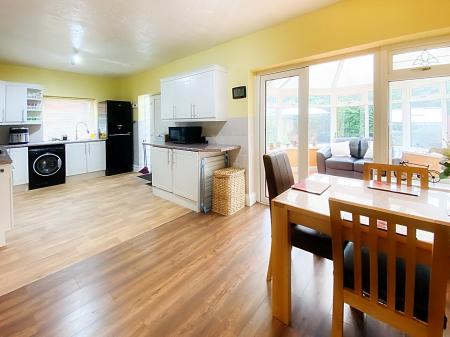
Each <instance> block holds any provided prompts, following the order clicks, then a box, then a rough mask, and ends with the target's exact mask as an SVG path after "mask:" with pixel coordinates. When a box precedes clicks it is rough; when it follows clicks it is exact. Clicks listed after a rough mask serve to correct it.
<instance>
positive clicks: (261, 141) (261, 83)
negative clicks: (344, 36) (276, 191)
mask: <svg viewBox="0 0 450 337" xmlns="http://www.w3.org/2000/svg"><path fill="white" fill-rule="evenodd" d="M292 76H299V88H298V97H299V103H298V109H299V118H298V123H299V125H298V133H299V139H298V153H297V158H298V163H297V164H298V178H299V179H303V178H306V177H307V176H308V105H309V104H308V97H309V77H308V67H302V68H297V69H292V70H288V71H282V72H277V73H273V74H267V75H258V76H257V79H256V82H257V83H256V84H257V85H256V90H257V97H259V99H258V102H257V110H256V116H257V121H258V127H257V128H256V129H257V132H256V136H257V139H258V154H259V155H258V168H257V169H258V171H259V178H260V179H259V183H258V186H257V191H258V201H259V202H262V203H269V200H268V198H267V197H266V195H265V180H266V176H265V172H264V165H263V162H262V156H263V154H265V152H266V137H265V136H266V134H265V130H266V116H265V111H266V99H265V98H266V94H265V93H266V92H265V88H266V85H265V83H266V81H270V80H275V79H279V78H285V77H292Z"/></svg>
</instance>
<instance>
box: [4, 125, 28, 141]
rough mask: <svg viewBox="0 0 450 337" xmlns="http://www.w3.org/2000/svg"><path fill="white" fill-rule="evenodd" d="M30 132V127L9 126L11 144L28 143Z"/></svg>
mask: <svg viewBox="0 0 450 337" xmlns="http://www.w3.org/2000/svg"><path fill="white" fill-rule="evenodd" d="M29 141H30V132H29V131H28V128H9V144H10V145H16V144H28V142H29Z"/></svg>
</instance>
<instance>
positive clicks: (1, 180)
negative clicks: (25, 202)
mask: <svg viewBox="0 0 450 337" xmlns="http://www.w3.org/2000/svg"><path fill="white" fill-rule="evenodd" d="M0 214H1V217H2V221H1V222H0V246H4V245H5V231H7V230H10V229H11V228H12V227H14V214H13V200H12V171H11V165H9V164H7V165H0Z"/></svg>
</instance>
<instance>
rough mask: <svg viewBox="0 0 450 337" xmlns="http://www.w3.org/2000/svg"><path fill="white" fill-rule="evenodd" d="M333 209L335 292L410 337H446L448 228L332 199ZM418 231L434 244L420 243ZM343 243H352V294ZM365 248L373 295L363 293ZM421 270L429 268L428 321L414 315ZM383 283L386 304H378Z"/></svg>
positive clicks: (354, 305)
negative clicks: (400, 270) (400, 268)
mask: <svg viewBox="0 0 450 337" xmlns="http://www.w3.org/2000/svg"><path fill="white" fill-rule="evenodd" d="M329 204H330V217H331V230H332V242H333V263H334V277H335V287H336V289H341V290H342V292H343V294H344V296H343V298H344V301H345V302H347V303H348V304H349V305H351V306H352V307H355V308H357V309H359V310H361V311H364V312H366V313H368V314H369V315H372V316H374V317H376V318H377V319H379V320H382V321H385V322H386V323H388V324H391V325H392V326H394V327H396V328H397V329H400V330H403V331H405V332H407V333H409V334H411V335H412V336H440V335H442V329H443V326H444V313H445V299H446V289H447V278H448V248H449V243H448V240H449V227H448V226H446V225H443V224H439V223H437V222H433V221H425V220H421V219H418V218H415V217H414V216H406V215H399V214H394V213H389V212H384V211H380V210H377V209H373V208H368V207H367V206H364V205H359V204H354V203H349V202H344V201H339V200H337V199H334V198H330V200H329ZM380 223H381V224H382V226H380ZM397 225H402V226H405V227H406V230H407V232H406V235H402V234H398V233H397V230H396V229H397ZM417 231H419V232H420V231H426V232H430V233H432V234H433V235H432V237H433V239H432V242H431V243H425V242H423V241H419V240H417ZM344 242H353V248H354V251H353V275H354V280H353V281H354V283H353V285H354V286H353V289H350V288H345V287H344V281H343V278H344V257H343V245H344ZM363 247H364V249H365V250H366V252H367V251H368V252H369V258H368V259H369V271H370V273H369V275H370V276H369V277H370V278H369V280H370V281H369V283H370V287H369V289H370V292H369V294H368V293H366V292H365V291H364V290H363V285H362V277H363V276H362V273H363V270H362V269H363V267H362V253H361V252H362V249H363ZM380 253H381V254H382V255H383V256H384V257H385V260H384V261H385V263H386V265H385V266H386V269H385V270H386V275H384V276H385V277H384V276H383V275H381V277H382V278H383V277H384V278H383V280H384V281H381V280H380V278H379V275H378V273H379V270H380V269H379V262H380V261H379V258H378V257H379V254H380ZM366 256H367V255H366ZM398 259H402V260H403V262H404V267H405V269H404V275H405V277H404V278H399V277H398V275H397V263H398ZM418 265H421V266H428V267H430V269H431V271H430V278H429V285H428V288H429V293H428V295H429V296H428V306H425V309H428V310H427V313H428V319H427V322H423V321H420V320H418V319H417V318H416V317H415V312H414V304H415V302H414V301H415V294H417V293H415V282H416V272H417V270H418V269H416V267H417V266H418ZM366 266H367V264H366ZM366 275H367V274H366ZM419 276H420V275H419ZM379 282H386V283H384V288H385V290H386V293H385V297H386V301H380V297H379ZM401 282H402V283H401ZM400 283H401V284H400ZM401 286H403V287H404V288H403V289H405V293H404V300H405V301H404V310H403V312H399V310H398V308H396V299H397V298H396V294H397V293H396V289H397V287H401ZM398 289H400V288H398ZM439 332H440V334H439Z"/></svg>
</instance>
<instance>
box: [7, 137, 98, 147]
mask: <svg viewBox="0 0 450 337" xmlns="http://www.w3.org/2000/svg"><path fill="white" fill-rule="evenodd" d="M105 140H106V139H79V140H50V141H47V142H31V143H27V144H14V145H10V144H5V145H0V147H3V148H5V149H13V148H17V147H29V146H45V145H60V144H74V143H92V142H104V141H105Z"/></svg>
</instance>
